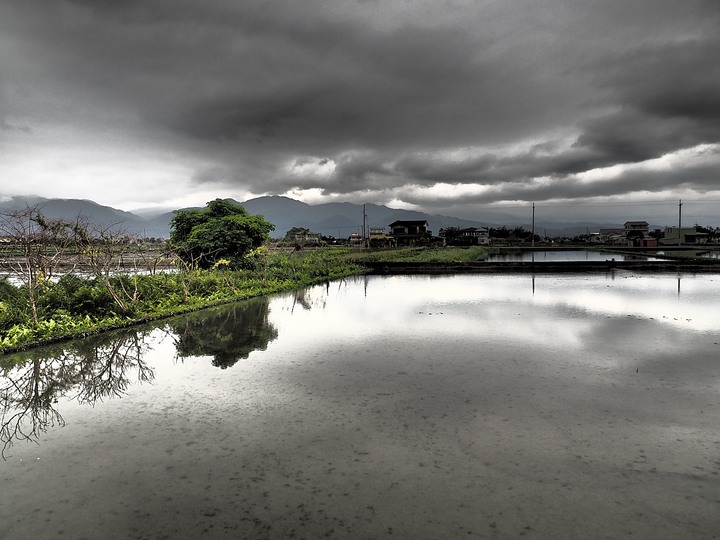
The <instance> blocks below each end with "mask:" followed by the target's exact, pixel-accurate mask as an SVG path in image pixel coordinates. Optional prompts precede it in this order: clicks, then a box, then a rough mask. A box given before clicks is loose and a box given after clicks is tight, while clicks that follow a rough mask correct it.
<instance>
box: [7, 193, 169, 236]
mask: <svg viewBox="0 0 720 540" xmlns="http://www.w3.org/2000/svg"><path fill="white" fill-rule="evenodd" d="M34 206H38V207H39V208H40V210H41V211H42V213H43V214H44V215H45V216H46V217H48V218H51V219H65V220H68V221H74V220H75V219H76V218H77V217H78V216H82V217H84V218H85V219H87V220H88V222H89V223H92V224H94V225H97V226H102V227H117V230H123V231H127V233H128V234H135V235H141V236H145V237H157V238H163V237H167V236H168V235H169V231H170V227H169V223H170V217H172V215H170V217H167V216H160V217H158V218H154V219H144V218H142V217H140V216H137V215H135V214H133V213H131V212H125V211H123V210H118V209H117V208H112V207H110V206H103V205H100V204H98V203H96V202H93V201H89V200H86V199H46V198H43V197H10V198H9V199H7V200H0V210H23V209H25V208H27V207H34Z"/></svg>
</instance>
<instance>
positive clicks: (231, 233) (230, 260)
mask: <svg viewBox="0 0 720 540" xmlns="http://www.w3.org/2000/svg"><path fill="white" fill-rule="evenodd" d="M170 228H171V230H170V242H171V247H172V248H173V249H174V250H175V251H176V252H177V253H178V255H179V256H180V257H181V258H182V259H183V261H185V262H186V263H188V264H190V265H192V266H196V267H198V268H205V269H207V268H211V267H213V266H214V265H215V264H217V263H218V262H219V261H221V260H225V261H227V265H225V264H223V265H224V266H229V267H230V268H241V267H242V265H243V257H244V255H245V254H246V253H248V252H250V251H251V250H253V249H255V248H257V247H259V246H261V245H262V244H263V243H264V242H265V241H266V240H267V239H268V237H269V234H270V231H272V230H274V229H275V226H274V225H273V224H272V223H270V222H268V221H266V220H265V218H264V217H263V216H261V215H250V214H249V213H248V212H247V210H245V208H243V207H242V206H240V205H237V204H233V203H231V202H230V201H226V200H223V199H215V200H214V201H210V202H208V203H207V207H206V208H204V209H202V210H177V211H176V212H175V216H174V217H173V219H172V220H171V222H170Z"/></svg>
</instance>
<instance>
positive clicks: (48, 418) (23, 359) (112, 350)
mask: <svg viewBox="0 0 720 540" xmlns="http://www.w3.org/2000/svg"><path fill="white" fill-rule="evenodd" d="M145 335H146V332H143V331H134V332H130V333H128V332H121V333H120V332H113V333H108V334H103V335H101V336H97V337H94V338H88V339H84V340H78V341H73V342H71V344H70V345H69V346H55V347H44V348H42V349H38V350H36V351H30V352H26V353H22V354H17V355H12V356H8V357H5V358H4V359H3V363H4V366H3V371H2V377H0V410H2V420H1V422H2V424H0V442H2V445H3V446H2V456H3V458H4V457H5V454H6V451H7V449H8V448H9V447H10V446H12V444H13V443H14V442H15V441H23V440H24V441H32V442H37V440H38V438H39V436H40V435H41V434H42V433H44V432H45V431H47V430H48V429H49V428H50V427H52V426H55V425H60V426H62V425H64V423H65V422H64V420H63V417H62V415H61V414H60V411H59V410H58V409H57V408H56V407H55V405H56V404H57V403H58V401H59V399H60V398H61V397H66V396H71V395H72V396H73V397H74V399H76V400H77V401H78V402H79V403H84V404H89V405H93V404H94V403H95V402H96V401H98V400H102V399H103V398H105V397H110V396H120V395H123V394H124V393H125V392H126V391H127V389H128V387H129V386H130V384H131V382H132V381H133V380H136V381H140V382H149V381H152V380H153V378H154V373H153V370H152V368H150V367H149V366H148V365H147V364H146V363H145V361H144V360H143V357H144V355H145V353H146V352H147V350H148V348H149V347H148V345H147V342H146V340H145Z"/></svg>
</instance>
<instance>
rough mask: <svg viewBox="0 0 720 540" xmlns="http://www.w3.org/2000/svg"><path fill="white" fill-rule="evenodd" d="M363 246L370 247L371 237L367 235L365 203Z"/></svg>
mask: <svg viewBox="0 0 720 540" xmlns="http://www.w3.org/2000/svg"><path fill="white" fill-rule="evenodd" d="M362 240H363V247H369V239H368V237H367V213H366V212H365V205H364V204H363V232H362Z"/></svg>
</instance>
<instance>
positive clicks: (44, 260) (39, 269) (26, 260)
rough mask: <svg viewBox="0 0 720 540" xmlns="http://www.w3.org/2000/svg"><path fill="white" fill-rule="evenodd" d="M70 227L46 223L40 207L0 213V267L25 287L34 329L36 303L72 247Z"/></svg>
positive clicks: (60, 221) (65, 224)
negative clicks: (0, 246) (1, 249)
mask: <svg viewBox="0 0 720 540" xmlns="http://www.w3.org/2000/svg"><path fill="white" fill-rule="evenodd" d="M72 230H73V224H71V223H69V222H67V221H64V220H62V219H54V220H53V219H48V218H46V217H45V216H44V215H43V214H42V212H41V211H40V207H39V206H32V207H30V206H28V207H26V208H25V209H23V210H5V211H2V212H0V236H4V237H5V240H6V242H5V243H4V244H3V245H4V246H5V253H4V254H3V255H4V256H2V257H0V267H1V268H3V269H4V270H5V271H7V272H8V273H9V274H10V275H12V276H14V277H15V278H16V279H18V280H19V281H20V282H21V283H22V284H23V286H24V289H25V291H26V296H27V302H28V306H29V308H30V314H31V318H32V324H33V326H34V327H35V328H37V327H38V324H39V314H38V300H39V297H40V295H41V294H42V291H43V289H44V288H45V287H46V286H47V284H48V282H49V281H50V280H51V279H52V278H53V276H54V275H55V273H56V271H57V269H58V267H59V265H60V264H61V263H62V262H66V261H64V255H65V254H66V252H67V250H68V248H69V247H70V246H71V245H72V244H73V242H74V240H73V234H72Z"/></svg>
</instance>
